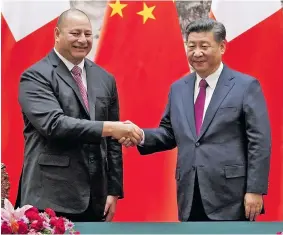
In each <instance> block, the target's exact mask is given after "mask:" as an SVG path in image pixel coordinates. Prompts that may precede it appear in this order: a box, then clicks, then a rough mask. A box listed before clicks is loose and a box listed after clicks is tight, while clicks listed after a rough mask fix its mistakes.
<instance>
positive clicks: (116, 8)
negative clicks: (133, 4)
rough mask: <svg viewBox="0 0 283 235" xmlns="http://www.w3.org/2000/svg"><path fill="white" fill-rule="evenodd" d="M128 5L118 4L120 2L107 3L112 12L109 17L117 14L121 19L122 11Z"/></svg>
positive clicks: (117, 0)
mask: <svg viewBox="0 0 283 235" xmlns="http://www.w3.org/2000/svg"><path fill="white" fill-rule="evenodd" d="M127 5H128V4H122V3H120V0H116V2H115V3H109V6H110V7H111V8H112V12H111V15H110V16H114V15H116V14H118V15H119V16H121V17H123V12H122V10H123V9H124V8H125V7H126V6H127Z"/></svg>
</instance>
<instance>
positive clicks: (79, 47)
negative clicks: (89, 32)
mask: <svg viewBox="0 0 283 235" xmlns="http://www.w3.org/2000/svg"><path fill="white" fill-rule="evenodd" d="M73 47H74V48H76V49H79V50H85V49H87V46H85V47H81V46H73Z"/></svg>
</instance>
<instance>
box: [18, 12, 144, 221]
mask: <svg viewBox="0 0 283 235" xmlns="http://www.w3.org/2000/svg"><path fill="white" fill-rule="evenodd" d="M92 39H93V36H92V28H91V24H90V21H89V19H88V17H87V15H85V13H83V12H81V11H79V10H76V9H70V10H68V11H65V12H64V13H62V14H61V16H60V17H59V20H58V24H57V27H56V28H55V47H54V49H53V50H52V51H51V52H50V53H49V54H48V55H47V56H46V57H45V58H43V59H42V60H40V61H39V62H38V63H36V64H34V65H33V66H31V67H30V68H29V69H27V70H26V71H25V72H24V73H23V74H22V76H21V81H20V89H19V102H20V105H21V108H22V112H23V119H24V124H25V128H24V137H25V153H24V166H23V172H22V177H21V190H20V194H21V195H20V196H21V201H20V204H21V205H25V204H31V205H33V206H35V207H37V208H39V209H40V210H44V209H45V208H52V209H54V210H55V211H56V212H57V215H62V216H66V217H67V218H69V219H71V220H73V221H103V220H106V221H111V220H112V218H113V215H114V213H115V208H116V203H117V199H118V198H119V197H120V198H122V197H123V166H122V150H121V145H120V144H119V143H118V141H117V140H118V139H120V138H122V137H123V136H127V137H129V138H131V140H132V141H134V142H135V143H136V144H137V143H138V142H139V141H140V140H141V138H142V132H141V131H140V130H139V129H137V128H135V127H134V126H133V125H132V124H130V125H128V124H123V123H122V122H119V104H118V95H117V89H116V83H115V80H114V78H113V76H112V75H111V74H109V73H108V72H106V71H105V70H103V69H102V68H100V67H99V66H98V65H96V64H94V63H93V62H92V61H90V60H88V59H86V58H85V56H86V55H87V54H88V53H89V51H90V50H91V47H92Z"/></svg>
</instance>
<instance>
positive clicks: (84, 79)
mask: <svg viewBox="0 0 283 235" xmlns="http://www.w3.org/2000/svg"><path fill="white" fill-rule="evenodd" d="M54 51H55V53H56V54H57V55H58V57H59V58H60V59H61V60H62V61H63V63H64V64H65V65H66V66H67V68H68V69H69V71H70V73H71V74H72V72H71V70H72V69H73V67H74V66H75V65H74V64H73V63H71V62H70V61H69V60H67V59H66V58H65V57H63V56H62V55H61V54H59V52H58V51H57V50H56V49H55V48H54ZM84 64H85V60H84V59H83V60H82V62H81V63H79V64H78V66H79V67H80V68H81V70H82V80H83V84H84V87H85V89H86V90H87V82H86V71H85V67H84ZM72 76H73V74H72Z"/></svg>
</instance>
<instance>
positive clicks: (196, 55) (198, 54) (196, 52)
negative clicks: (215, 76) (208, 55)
mask: <svg viewBox="0 0 283 235" xmlns="http://www.w3.org/2000/svg"><path fill="white" fill-rule="evenodd" d="M201 56H203V52H202V51H201V50H200V49H195V51H194V57H201Z"/></svg>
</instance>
